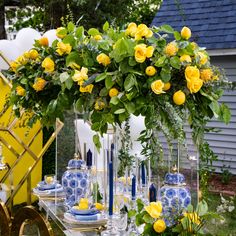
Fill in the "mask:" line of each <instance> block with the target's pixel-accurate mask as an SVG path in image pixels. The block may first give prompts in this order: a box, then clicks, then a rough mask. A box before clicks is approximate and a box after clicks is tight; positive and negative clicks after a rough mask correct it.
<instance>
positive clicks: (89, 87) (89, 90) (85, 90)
mask: <svg viewBox="0 0 236 236" xmlns="http://www.w3.org/2000/svg"><path fill="white" fill-rule="evenodd" d="M93 86H94V85H93V84H89V85H87V86H85V87H83V85H80V88H79V91H80V92H81V93H92V90H93Z"/></svg>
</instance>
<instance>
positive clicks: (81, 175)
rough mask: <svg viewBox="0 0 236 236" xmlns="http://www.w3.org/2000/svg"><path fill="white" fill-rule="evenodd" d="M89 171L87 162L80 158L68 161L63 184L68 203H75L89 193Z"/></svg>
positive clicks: (71, 204) (69, 204) (70, 204)
mask: <svg viewBox="0 0 236 236" xmlns="http://www.w3.org/2000/svg"><path fill="white" fill-rule="evenodd" d="M88 181H89V179H88V171H87V169H86V167H85V162H84V161H83V160H80V159H76V158H75V159H72V160H70V161H69V162H68V166H67V171H65V172H64V174H63V176H62V186H63V188H64V190H65V193H66V201H65V203H66V205H68V206H73V205H75V204H76V203H77V202H78V201H79V200H80V198H83V197H85V196H86V194H87V190H88V186H89V184H88Z"/></svg>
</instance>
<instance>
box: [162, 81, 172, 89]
mask: <svg viewBox="0 0 236 236" xmlns="http://www.w3.org/2000/svg"><path fill="white" fill-rule="evenodd" d="M170 87H171V84H170V82H167V83H165V84H164V88H163V90H164V91H167V90H169V89H170Z"/></svg>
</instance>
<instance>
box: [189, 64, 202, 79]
mask: <svg viewBox="0 0 236 236" xmlns="http://www.w3.org/2000/svg"><path fill="white" fill-rule="evenodd" d="M185 78H186V80H191V79H193V78H194V79H199V78H200V71H199V70H198V68H197V67H196V66H187V67H186V69H185Z"/></svg>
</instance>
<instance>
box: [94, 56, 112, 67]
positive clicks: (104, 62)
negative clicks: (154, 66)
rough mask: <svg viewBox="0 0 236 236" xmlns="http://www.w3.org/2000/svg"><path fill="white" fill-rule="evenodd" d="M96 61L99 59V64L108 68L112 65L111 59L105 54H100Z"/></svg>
mask: <svg viewBox="0 0 236 236" xmlns="http://www.w3.org/2000/svg"><path fill="white" fill-rule="evenodd" d="M96 59H97V61H98V63H99V64H102V65H104V66H107V65H109V64H110V63H111V59H110V57H109V56H107V55H106V54H105V53H101V54H99V55H98V56H97V58H96Z"/></svg>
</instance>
